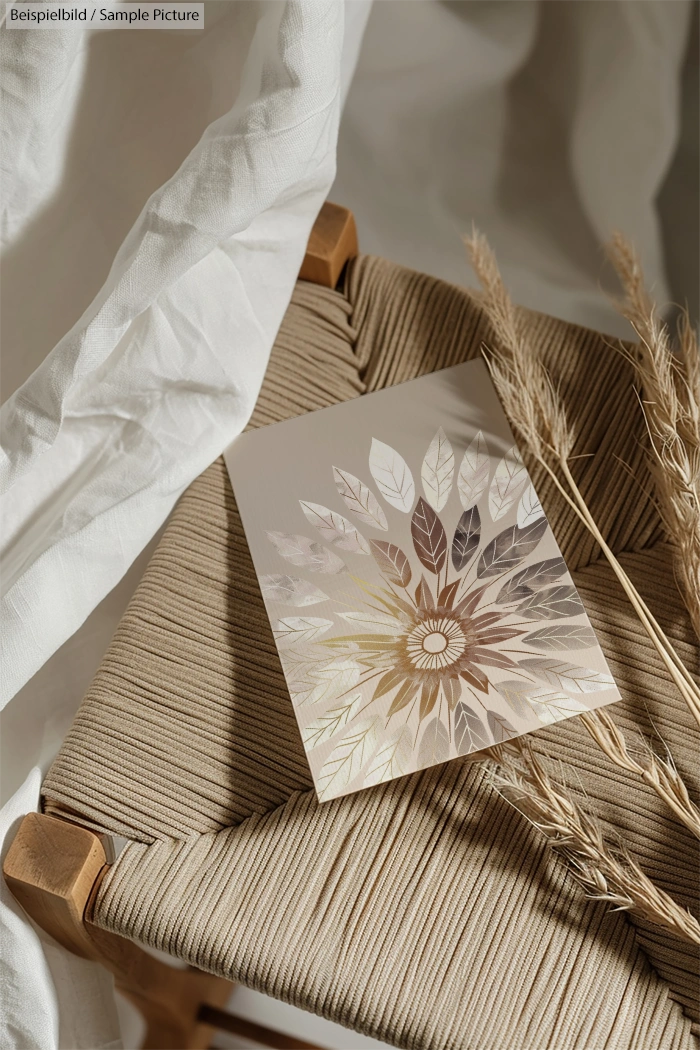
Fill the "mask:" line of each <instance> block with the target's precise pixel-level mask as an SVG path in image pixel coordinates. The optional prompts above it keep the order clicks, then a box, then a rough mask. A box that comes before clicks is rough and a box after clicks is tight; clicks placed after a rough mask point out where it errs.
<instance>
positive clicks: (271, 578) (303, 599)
mask: <svg viewBox="0 0 700 1050" xmlns="http://www.w3.org/2000/svg"><path fill="white" fill-rule="evenodd" d="M260 590H261V592H262V596H263V598H264V599H265V601H268V602H284V603H285V605H297V606H301V605H317V604H318V602H325V601H327V600H328V595H327V594H325V593H324V592H323V591H321V590H319V589H318V587H315V586H314V584H313V583H309V582H308V580H301V579H299V577H297V576H278V575H276V574H273V575H267V576H261V577H260Z"/></svg>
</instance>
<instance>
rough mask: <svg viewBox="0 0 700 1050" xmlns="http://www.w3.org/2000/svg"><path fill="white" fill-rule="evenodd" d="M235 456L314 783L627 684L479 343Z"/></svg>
mask: <svg viewBox="0 0 700 1050" xmlns="http://www.w3.org/2000/svg"><path fill="white" fill-rule="evenodd" d="M225 459H226V463H227V466H228V469H229V473H230V475H231V481H232V484H233V490H234V493H235V496H236V500H237V503H238V507H239V510H240V513H241V518H242V520H243V525H244V528H245V532H246V536H247V539H248V543H249V545H250V550H251V553H252V557H253V562H254V564H255V568H256V571H257V573H258V577H259V579H260V585H261V590H262V594H263V598H264V600H265V604H266V607H267V611H268V614H269V616H270V621H271V624H272V628H273V631H274V634H275V638H276V640H277V646H278V650H279V654H280V659H281V661H282V667H283V669H284V672H285V676H286V679H287V684H288V685H289V690H290V696H291V700H292V703H293V704H294V709H295V712H296V716H297V719H298V722H299V727H300V730H301V734H302V738H303V740H304V745H305V747H306V750H307V753H308V757H309V765H310V767H311V771H312V774H313V777H314V781H315V784H316V788H317V791H318V794H319V798H320V799H322V800H325V799H329V798H334V797H336V796H338V795H344V794H348V793H350V792H352V791H358V790H360V789H361V788H365V787H369V786H370V785H373V784H377V783H381V782H383V781H386V780H391V779H393V778H395V777H398V776H403V775H404V774H406V773H411V772H413V771H415V770H417V769H422V768H425V767H426V766H430V765H434V764H436V763H439V762H444V761H446V760H447V759H449V758H454V757H457V756H459V755H466V754H468V753H470V752H472V751H477V750H479V749H481V748H484V747H488V746H489V745H490V744H492V743H499V742H501V741H503V740H505V739H508V738H509V737H513V736H517V735H520V734H522V733H527V732H530V731H532V730H534V729H537V728H538V727H540V726H542V725H550V724H551V723H553V722H556V721H559V720H561V719H564V718H568V717H571V716H572V715H575V714H577V713H579V712H580V711H583V710H587V709H592V708H595V707H599V706H601V705H603V704H608V703H611V702H613V701H615V700H618V699H619V693H618V691H617V689H616V688H615V685H614V682H613V679H612V677H611V676H610V672H609V670H608V667H607V664H606V662H605V659H604V657H603V654H602V652H601V650H600V648H599V646H598V644H597V642H596V640H595V636H594V634H593V631H592V629H591V627H590V624H589V621H588V618H587V617H586V615H585V612H584V610H583V606H582V605H581V602H580V599H579V597H578V594H577V592H576V590H575V588H574V586H573V583H572V581H571V578H570V576H569V574H568V572H567V571H566V567H565V565H564V563H563V560H562V559H561V554H560V551H559V548H558V547H557V544H556V541H555V539H554V536H553V535H552V532H551V530H550V528H549V526H548V525H547V523H546V520H545V519H544V517H543V514H542V510H541V508H540V506H539V503H538V501H537V497H536V494H535V492H534V489H533V487H532V485H531V483H530V480H529V477H528V475H527V472H526V471H525V468H524V466H523V465H522V461H521V460H520V456H519V453H518V451H517V447H516V446H515V442H514V439H513V436H512V434H511V431H510V429H509V427H508V424H507V421H506V418H505V416H504V414H503V411H502V409H501V406H500V403H499V401H498V398H497V396H496V393H495V390H494V388H493V385H492V383H491V380H490V378H489V376H488V372H487V370H486V367H485V365H484V364H483V362H481V361H471V362H468V363H467V364H463V365H457V366H456V367H454V368H448V369H445V370H444V371H441V372H436V373H434V374H432V375H429V376H424V377H422V378H420V379H415V380H413V381H411V382H408V383H404V384H402V385H400V386H397V387H392V388H390V389H388V390H383V391H380V392H378V393H374V394H368V395H365V396H363V397H359V398H357V399H356V400H354V401H351V402H347V403H344V404H341V405H336V406H334V407H332V408H328V409H323V410H321V411H318V412H313V413H310V414H308V415H305V416H301V417H299V418H297V419H293V420H289V421H287V422H284V423H279V424H276V425H274V426H270V427H265V428H262V429H259V430H255V431H251V432H249V433H246V434H243V435H241V437H239V438H238V439H237V440H236V441H235V442H234V444H233V445H231V447H230V448H229V449H228V451H227V453H226V455H225Z"/></svg>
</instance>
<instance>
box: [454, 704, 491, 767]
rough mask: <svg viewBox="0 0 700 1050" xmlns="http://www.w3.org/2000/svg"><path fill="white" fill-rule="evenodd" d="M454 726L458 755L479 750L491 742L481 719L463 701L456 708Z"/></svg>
mask: <svg viewBox="0 0 700 1050" xmlns="http://www.w3.org/2000/svg"><path fill="white" fill-rule="evenodd" d="M454 727H455V746H456V748H457V754H458V755H468V754H469V753H470V751H479V750H480V748H482V747H488V746H489V744H490V743H491V740H489V736H488V733H487V732H486V729H485V727H484V726H483V725H482V723H481V719H480V718H479V716H478V715H477V714H476V712H475V711H472V709H471V707H468V706H467V704H465V703H464V702H463V701H460V703H458V704H457V707H456V708H455V720H454Z"/></svg>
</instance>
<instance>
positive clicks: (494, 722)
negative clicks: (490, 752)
mask: <svg viewBox="0 0 700 1050" xmlns="http://www.w3.org/2000/svg"><path fill="white" fill-rule="evenodd" d="M486 721H487V722H488V726H489V730H490V732H491V736H492V737H493V739H494V740H495V742H496V743H497V744H502V743H503V742H504V741H505V740H510V738H511V737H513V736H517V735H518V730H517V729H515V728H514V727H513V726H512V725H511V724H510V722H509V721H508V719H507V718H504V717H503V715H499V714H498V713H497V712H496V711H487V712H486Z"/></svg>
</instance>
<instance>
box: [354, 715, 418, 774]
mask: <svg viewBox="0 0 700 1050" xmlns="http://www.w3.org/2000/svg"><path fill="white" fill-rule="evenodd" d="M410 762H411V731H410V730H409V728H408V726H406V725H404V726H401V728H400V729H398V730H397V731H396V732H395V733H392V735H391V736H390V737H389V739H388V740H387V741H386V742H385V743H384V744H382V746H381V747H380V748H379V750H378V751H377V753H376V755H375V756H374V757H373V759H372V761H371V762H370V764H369V767H368V769H367V772H366V773H365V777H364V786H365V787H370V786H371V785H372V784H382V783H384V781H386V780H394V779H395V778H396V777H402V776H404V774H405V773H407V772H408V769H409V765H410Z"/></svg>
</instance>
